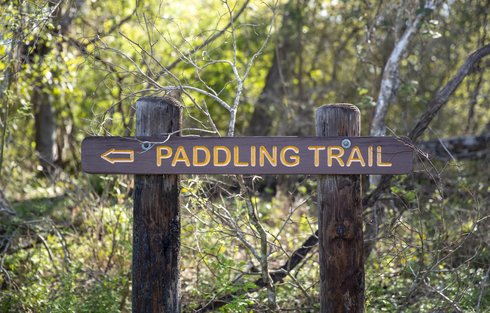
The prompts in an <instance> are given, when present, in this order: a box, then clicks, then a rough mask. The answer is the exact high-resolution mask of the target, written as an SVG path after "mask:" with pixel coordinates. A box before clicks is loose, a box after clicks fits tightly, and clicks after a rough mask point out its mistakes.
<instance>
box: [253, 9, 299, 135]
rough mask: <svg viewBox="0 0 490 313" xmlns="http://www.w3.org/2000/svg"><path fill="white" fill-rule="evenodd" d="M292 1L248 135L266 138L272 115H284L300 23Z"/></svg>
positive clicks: (283, 22)
mask: <svg viewBox="0 0 490 313" xmlns="http://www.w3.org/2000/svg"><path fill="white" fill-rule="evenodd" d="M294 2H295V1H289V2H288V4H287V6H286V10H285V12H284V14H283V17H282V25H281V29H280V31H279V38H278V40H277V46H276V48H275V50H274V58H273V60H272V65H271V67H270V68H269V72H268V74H267V77H266V80H265V86H264V88H263V89H262V92H261V94H260V96H259V98H258V100H257V102H256V103H255V106H254V112H253V114H252V117H251V118H250V121H251V122H250V125H249V126H248V135H251V136H266V135H269V134H270V133H271V131H272V130H273V126H274V116H276V117H281V116H282V115H283V114H281V110H282V109H283V108H281V106H282V105H283V103H284V101H285V98H286V97H287V96H288V95H287V90H288V89H290V87H291V80H292V77H293V72H294V67H295V60H296V58H297V56H298V53H299V51H300V50H301V43H300V42H299V40H298V32H297V26H296V24H298V23H299V22H300V21H301V20H300V19H301V17H300V16H301V10H302V5H301V4H295V3H294ZM298 16H299V18H298ZM278 113H279V114H278Z"/></svg>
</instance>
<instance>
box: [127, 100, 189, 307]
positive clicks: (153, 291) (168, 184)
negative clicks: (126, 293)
mask: <svg viewBox="0 0 490 313" xmlns="http://www.w3.org/2000/svg"><path fill="white" fill-rule="evenodd" d="M180 128H181V107H180V105H179V103H177V102H176V101H175V100H174V99H172V98H141V99H139V100H138V101H137V103H136V135H137V136H158V135H162V134H165V133H170V132H175V131H177V130H179V129H180ZM179 189H180V188H179V177H178V176H177V175H136V176H135V189H134V221H133V265H132V266H133V270H132V273H133V277H132V279H133V281H132V287H133V290H132V305H133V312H134V313H150V312H151V313H156V312H160V313H161V312H165V313H174V312H180V310H181V300H180V281H179V265H180V207H179Z"/></svg>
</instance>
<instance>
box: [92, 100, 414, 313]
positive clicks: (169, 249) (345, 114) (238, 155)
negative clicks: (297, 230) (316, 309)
mask: <svg viewBox="0 0 490 313" xmlns="http://www.w3.org/2000/svg"><path fill="white" fill-rule="evenodd" d="M181 114H182V106H181V105H180V104H179V103H178V102H177V101H176V100H174V99H172V98H156V97H144V98H141V99H139V100H138V101H137V103H136V136H137V137H88V138H86V139H85V140H84V141H83V143H82V168H83V170H84V171H85V172H88V173H101V174H104V173H105V174H110V173H111V174H136V175H135V184H134V185H135V188H134V203H133V209H134V211H133V216H134V221H133V264H132V311H133V312H135V313H136V312H137V313H152V312H180V311H181V303H180V299H181V296H180V278H179V276H180V275H179V267H180V266H179V264H180V203H179V190H180V187H179V175H176V174H259V175H262V174H317V175H319V176H318V240H319V259H320V312H321V313H334V312H356V313H362V312H363V311H364V259H363V257H364V256H363V233H362V223H363V220H362V204H361V175H360V174H404V173H409V172H410V171H411V170H412V154H413V150H412V145H411V143H410V141H409V140H408V139H406V138H398V137H397V138H395V137H358V136H359V133H360V112H359V110H358V109H357V108H356V107H355V106H353V105H351V104H343V103H341V104H334V105H327V106H322V107H320V108H318V110H317V111H316V123H315V126H316V134H317V137H180V136H178V134H179V131H180V130H181V124H182V115H181ZM165 133H171V134H176V135H175V136H170V137H167V136H163V137H158V136H156V135H160V134H165ZM334 136H335V137H334ZM154 174H164V175H154Z"/></svg>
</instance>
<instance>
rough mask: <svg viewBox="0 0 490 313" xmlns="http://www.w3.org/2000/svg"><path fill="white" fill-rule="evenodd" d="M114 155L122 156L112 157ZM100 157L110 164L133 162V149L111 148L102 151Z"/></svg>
mask: <svg viewBox="0 0 490 313" xmlns="http://www.w3.org/2000/svg"><path fill="white" fill-rule="evenodd" d="M111 155H112V156H111ZM114 155H117V156H121V155H122V156H123V157H114ZM100 157H101V158H103V159H104V160H106V161H107V162H109V163H111V164H114V163H132V162H134V150H116V149H115V148H112V149H109V150H107V151H106V152H104V153H102V154H101V155H100Z"/></svg>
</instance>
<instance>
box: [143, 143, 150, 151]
mask: <svg viewBox="0 0 490 313" xmlns="http://www.w3.org/2000/svg"><path fill="white" fill-rule="evenodd" d="M141 148H143V150H145V151H147V150H149V149H150V148H151V143H149V142H148V141H145V142H143V143H142V144H141Z"/></svg>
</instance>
